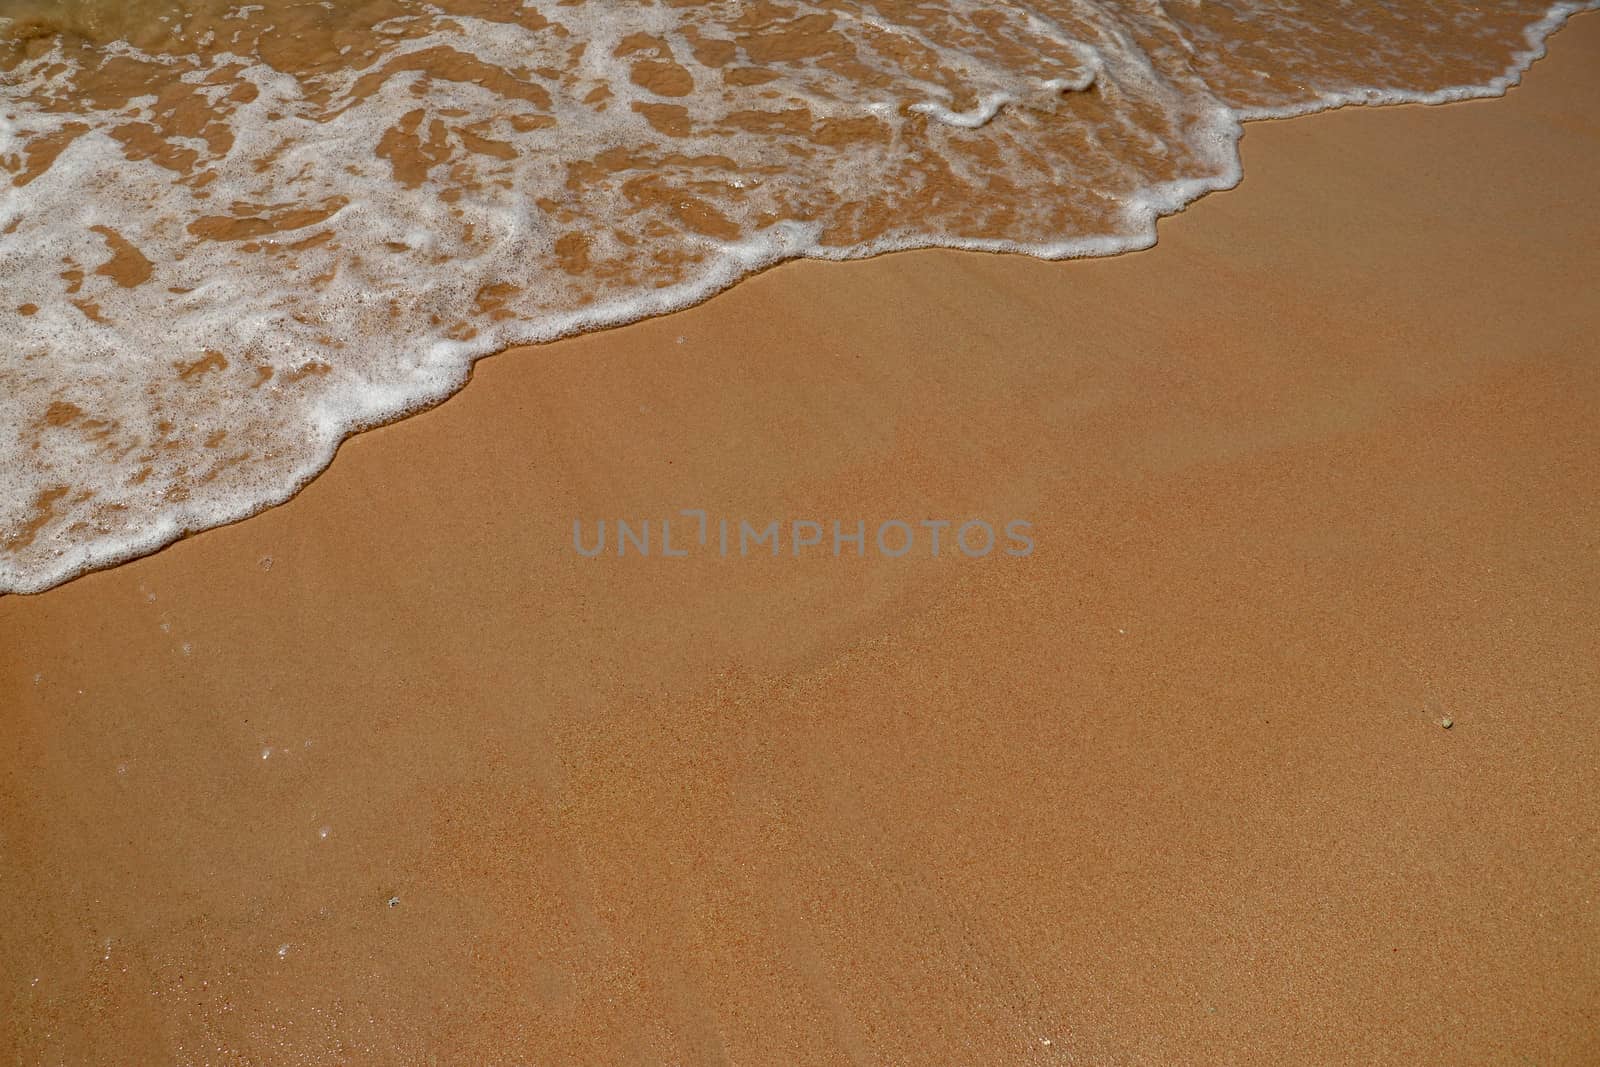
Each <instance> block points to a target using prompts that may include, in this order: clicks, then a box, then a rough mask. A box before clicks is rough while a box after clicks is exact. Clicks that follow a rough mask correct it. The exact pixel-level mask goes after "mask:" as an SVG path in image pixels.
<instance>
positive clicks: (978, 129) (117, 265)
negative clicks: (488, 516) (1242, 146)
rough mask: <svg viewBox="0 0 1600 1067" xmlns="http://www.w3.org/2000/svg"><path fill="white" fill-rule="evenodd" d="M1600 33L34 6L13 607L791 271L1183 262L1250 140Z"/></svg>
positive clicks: (1019, 13) (9, 584) (1, 32)
mask: <svg viewBox="0 0 1600 1067" xmlns="http://www.w3.org/2000/svg"><path fill="white" fill-rule="evenodd" d="M1577 9H1578V5H1574V4H1563V5H1559V6H1557V7H1554V8H1550V7H1547V6H1546V5H1544V4H1542V3H1523V2H1516V0H1512V2H1502V3H1494V4H1485V5H1477V6H1474V5H1468V4H1463V3H1454V2H1450V3H1442V4H1429V5H1420V4H1415V3H1398V2H1389V3H1378V4H1373V3H1363V4H1354V3H1339V4H1329V3H1314V2H1309V0H1307V2H1300V3H1292V2H1265V0H1253V2H1244V0H1236V2H1230V3H1200V2H1198V0H1172V2H1169V3H1157V2H1140V3H1125V4H1108V3H1100V2H1093V0H1070V2H1068V0H1050V2H1030V3H992V2H985V3H975V2H968V0H947V2H944V3H939V4H928V3H912V2H908V0H881V2H878V3H862V2H816V3H811V2H802V3H785V4H777V3H767V2H754V0H752V2H737V0H714V2H707V3H686V2H683V0H676V2H669V3H599V2H595V0H563V2H559V3H557V2H546V0H537V2H529V3H526V4H522V3H513V2H509V0H445V2H443V3H438V4H422V3H417V2H413V0H370V2H342V3H308V2H301V0H273V2H269V3H264V4H251V5H242V6H241V5H237V4H232V3H218V2H213V0H200V2H186V3H175V2H171V0H139V2H135V3H127V2H119V3H115V4H113V3H90V2H85V0H76V2H72V3H60V2H44V0H23V2H18V0H0V165H3V166H4V168H5V169H6V171H7V172H8V175H9V184H8V187H7V188H5V189H4V191H3V192H0V283H3V285H4V291H5V296H4V298H3V301H0V322H3V324H4V325H3V329H0V591H8V590H9V591H33V590H39V589H43V588H47V587H49V586H50V585H53V584H55V583H58V582H60V581H63V580H65V579H67V578H69V577H71V576H73V575H75V574H78V573H81V572H82V571H84V570H86V569H89V568H92V567H94V566H100V565H104V564H106V563H110V562H114V561H117V560H120V559H124V558H128V557H130V556H133V555H137V554H140V553H143V552H148V551H151V550H153V549H155V548H158V547H160V546H161V545H163V544H166V543H168V542H170V541H171V540H173V539H175V538H176V537H178V536H180V535H181V534H182V533H184V532H185V531H188V530H195V529H202V528H205V527H209V526H214V525H218V524H220V523H223V522H227V521H231V520H233V519H237V518H240V517H243V516H245V515H248V514H250V513H252V512H254V511H257V510H260V509H261V508H262V507H265V506H268V505H270V504H272V503H276V502H278V501H281V500H283V499H285V498H286V497H287V496H289V495H291V494H292V493H293V492H294V491H295V489H297V488H298V487H299V486H300V485H301V484H303V483H304V482H305V481H306V480H307V479H308V478H310V477H312V476H313V475H314V474H315V473H316V472H317V471H319V470H321V469H322V468H323V467H324V466H325V465H326V464H327V462H328V461H329V459H330V458H331V456H332V454H333V450H334V449H335V448H336V446H337V444H338V442H339V441H340V440H341V439H342V438H343V437H344V436H345V435H347V434H348V433H349V432H351V431H352V430H354V429H356V428H359V427H361V426H364V425H370V424H373V423H375V422H379V421H383V420H385V419H389V418H393V417H396V416H398V415H400V414H403V413H405V412H406V411H409V410H413V409H415V408H417V407H420V406H423V405H426V404H428V403H431V402H434V401H436V400H438V399H439V398H441V397H443V396H445V395H448V394H449V393H450V392H451V391H453V390H454V389H456V388H458V387H459V386H460V384H461V383H462V382H463V381H464V380H465V376H466V373H467V369H468V368H469V366H470V364H471V361H472V360H473V359H475V358H477V357H479V356H482V355H484V354H487V353H489V352H492V351H495V350H497V349H500V348H504V347H506V346H507V345H510V344H513V343H517V342H524V341H539V340H548V339H551V338H554V337H558V336H562V335H565V334H570V333H573V332H576V331H581V330H585V329H593V328H597V327H600V326H604V325H608V324H614V323H619V322H625V321H630V320H634V319H637V318H640V317H643V316H645V315H649V314H653V313H658V312H662V311H666V310H670V309H672V308H676V307H682V306H684V305H686V304H688V303H692V302H694V301H696V300H699V299H702V298H704V297H705V296H706V295H708V294H710V293H712V292H715V291H716V290H717V289H719V288H722V287H724V286H726V285H728V284H731V283H732V282H734V281H736V280H738V279H739V278H740V277H742V276H744V275H747V274H748V273H750V272H751V271H753V270H756V269H759V268H761V267H763V266H766V265H768V264H771V263H773V262H776V261H778V260H781V259H784V258H791V257H795V256H820V257H830V258H846V257H854V256H862V255H870V254H872V253H875V252H881V251H885V250H889V249H895V248H909V247H919V246H929V245H945V246H954V247H968V248H988V249H1012V250H1019V251H1026V252H1030V253H1033V254H1036V255H1043V256H1051V257H1062V256H1072V255H1090V254H1107V253H1112V252H1116V251H1121V250H1125V249H1131V248H1138V247H1144V246H1147V245H1149V244H1150V243H1152V242H1153V240H1154V237H1155V220H1156V219H1157V217H1159V216H1160V215H1162V214H1166V213H1170V212H1173V211H1176V210H1179V209H1181V208H1182V206H1183V205H1184V204H1186V203H1188V202H1189V201H1191V200H1193V199H1194V198H1195V197H1197V196H1199V195H1202V194H1203V193H1204V192H1206V191H1208V190H1211V189H1217V188H1222V187H1226V186H1228V185H1231V184H1233V183H1234V182H1235V181H1237V180H1238V177H1239V174H1238V155H1237V151H1236V145H1237V140H1238V137H1239V133H1240V122H1241V121H1242V120H1245V119H1249V118H1257V117H1266V116H1271V115H1285V114H1295V113H1300V112H1305V111H1312V110H1317V109H1319V108H1326V107H1331V106H1337V105H1339V104H1343V103H1353V102H1385V101H1391V102H1392V101H1401V100H1429V101H1442V100H1447V99H1457V98H1461V97H1465V96H1481V95H1494V94H1498V93H1501V92H1503V91H1504V90H1505V88H1506V86H1507V85H1509V84H1511V83H1512V82H1514V81H1515V80H1516V78H1517V76H1518V74H1519V72H1520V71H1521V70H1522V69H1523V68H1525V67H1526V66H1527V64H1528V63H1530V62H1531V61H1532V60H1533V58H1534V57H1535V56H1536V55H1537V54H1539V52H1540V51H1541V50H1542V42H1543V39H1544V37H1545V36H1546V35H1547V34H1548V33H1549V32H1551V31H1552V30H1553V29H1554V28H1556V27H1557V26H1559V24H1560V22H1561V20H1562V19H1564V18H1565V17H1566V15H1567V14H1568V13H1570V12H1571V11H1573V10H1577Z"/></svg>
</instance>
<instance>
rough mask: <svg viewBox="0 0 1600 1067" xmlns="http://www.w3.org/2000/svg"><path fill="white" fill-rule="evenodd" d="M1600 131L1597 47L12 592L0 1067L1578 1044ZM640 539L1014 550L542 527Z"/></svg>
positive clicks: (1262, 135)
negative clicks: (1057, 252) (897, 526)
mask: <svg viewBox="0 0 1600 1067" xmlns="http://www.w3.org/2000/svg"><path fill="white" fill-rule="evenodd" d="M1596 100H1600V17H1592V16H1585V17H1580V18H1578V19H1577V20H1575V21H1574V22H1573V24H1572V25H1571V26H1570V27H1569V28H1568V29H1567V30H1565V31H1563V32H1561V33H1560V34H1558V35H1557V36H1556V37H1555V38H1554V40H1553V41H1552V43H1551V55H1550V57H1549V58H1548V59H1547V60H1544V61H1542V62H1541V63H1539V64H1538V65H1536V66H1535V67H1534V69H1533V70H1532V71H1531V72H1530V74H1529V75H1528V77H1527V80H1526V84H1525V85H1524V86H1523V87H1521V88H1517V89H1514V90H1513V91H1512V92H1511V94H1510V95H1509V97H1508V98H1506V99H1504V100H1498V101H1486V102H1477V103H1467V104H1459V105H1451V106H1448V107H1442V108H1422V107H1410V108H1398V109H1387V110H1372V109H1358V108H1357V109H1345V110H1342V111H1339V112H1335V113H1331V114H1325V115H1319V116H1313V117H1310V118H1307V119H1298V120H1292V121H1288V122H1278V123H1270V124H1257V125H1252V126H1251V127H1250V128H1249V130H1248V133H1247V135H1246V138H1245V142H1244V157H1245V173H1246V178H1245V181H1244V183H1243V185H1242V186H1240V187H1239V188H1238V189H1236V190H1234V191H1231V192H1228V193H1222V194H1216V195H1213V196H1211V197H1208V198H1206V199H1205V200H1203V201H1201V202H1200V203H1199V204H1197V205H1196V206H1195V207H1193V208H1192V209H1190V210H1189V211H1187V212H1186V213H1184V214H1183V215H1181V216H1179V217H1177V218H1175V219H1171V220H1167V221H1166V222H1164V223H1163V224H1162V228H1161V239H1160V244H1159V245H1158V247H1156V248H1155V249H1153V250H1151V251H1149V252H1142V253H1136V254H1132V255H1127V256H1122V257H1118V258H1114V259H1109V260H1097V261H1075V262H1065V263H1045V262H1039V261H1035V260H1030V259H1026V258H1021V257H1013V256H991V255H982V254H973V253H956V252H917V253H906V254H897V255H892V256H887V257H883V258H880V259H875V260H871V261H867V262H860V263H851V264H821V263H801V264H791V265H786V266H783V267H780V268H777V269H774V270H771V271H769V272H767V273H765V274H762V275H760V276H758V277H756V278H754V279H753V280H750V281H748V282H746V283H744V284H741V285H739V286H738V287H736V288H734V289H732V290H731V291H729V292H727V293H725V294H723V295H721V296H719V297H717V298H715V299H713V300H712V301H710V302H709V303H707V304H705V305H702V306H700V307H697V308H694V309H691V310H688V311H685V312H681V313H678V314H674V315H671V316H668V317H665V318H660V319H654V320H650V321H646V322H643V323H640V324H638V325H635V326H631V327H627V328H623V329H618V330H614V331H609V332H605V333H600V334H593V335H589V336H585V337H582V338H578V339H575V340H570V341H563V342H559V343H556V344H553V345H549V346H545V347H542V348H537V349H521V350H514V351H512V352H510V353H507V354H505V355H502V356H497V357H493V358H491V359H489V360H486V361H484V362H483V363H480V364H479V365H478V368H477V371H476V374H475V379H474V381H473V382H472V383H471V384H470V385H468V386H467V387H466V388H465V389H464V390H463V391H462V392H461V393H460V394H459V395H457V396H456V397H454V398H453V399H451V400H449V401H448V402H446V403H444V404H443V405H441V406H440V407H438V408H436V409H434V410H431V411H429V412H426V413H424V414H421V415H418V416H416V417H414V418H411V419H407V420H405V421H402V422H399V423H397V424H394V425H392V426H388V427H386V428H383V429H380V430H376V431H373V432H370V433H367V434H363V435H361V436H358V437H356V438H354V439H352V440H350V441H349V442H347V443H346V444H345V445H344V446H343V448H342V450H341V452H340V454H339V456H338V458H337V459H336V460H335V462H334V463H333V465H332V467H331V468H330V469H329V470H328V471H327V472H326V473H325V474H324V475H322V476H321V477H320V478H318V479H317V480H316V481H314V482H313V483H312V484H311V485H310V486H309V487H308V488H306V489H305V490H304V491H303V492H302V493H301V494H300V495H299V496H297V497H296V498H295V499H293V500H292V501H290V502H289V503H288V504H285V505H283V506H281V507H278V508H275V509H272V510H270V511H268V512H266V513H264V514H262V515H260V516H258V517H256V518H254V519H251V520H248V521H246V522H243V523H240V524H237V525H234V526H230V527H226V528H223V529H219V530H214V531H211V532H207V533H204V534H201V535H199V536H195V537H192V538H189V539H187V540H184V541H182V542H179V543H178V544H176V545H173V546H172V547H170V548H168V549H166V550H164V551H162V552H160V553H158V554H156V555H154V556H151V557H149V558H145V559H141V560H138V561H136V562H133V563H130V564H127V565H124V566H121V567H117V568H114V569H111V570H107V571H102V572H99V573H94V574H90V575H88V576H86V577H83V578H81V579H78V580H75V581H72V582H70V583H68V584H66V585H64V586H62V587H60V588H57V589H55V590H52V591H50V592H48V593H45V594H42V595H39V596H31V597H24V596H10V597H5V598H3V599H0V902H3V903H0V1062H5V1063H20V1064H58V1063H60V1064H114V1063H115V1064H121V1063H169V1062H171V1063H184V1064H189V1063H194V1064H201V1063H213V1064H224V1063H226V1064H267V1063H272V1064H280V1063H283V1064H290V1063H307V1064H327V1063H352V1064H367V1063H372V1064H388V1063H395V1064H412V1063H417V1064H421V1063H440V1064H457V1063H461V1064H465V1063H483V1064H498V1063H683V1064H700V1063H724V1062H726V1063H746V1064H766V1063H771V1064H785V1065H790V1064H795V1065H798V1064H810V1063H817V1064H834V1063H863V1064H865V1063H885V1064H888V1063H902V1064H937V1063H952V1064H954V1063H961V1064H982V1065H992V1064H1007V1063H1039V1064H1050V1063H1062V1064H1068V1063H1072V1064H1096V1065H1100V1064H1178V1063H1196V1064H1202V1063H1204V1064H1212V1063H1215V1064H1221V1063H1260V1064H1284V1063H1363V1064H1376V1063H1382V1064H1407V1065H1415V1064H1466V1063H1475V1064H1476V1063H1482V1064H1522V1063H1527V1064H1540V1065H1574V1067H1575V1065H1580V1064H1592V1063H1595V1062H1600V902H1597V899H1596V895H1597V890H1596V872H1597V871H1600V834H1597V833H1596V829H1597V824H1600V656H1597V655H1596V650H1597V648H1600V558H1597V548H1600V533H1597V530H1600V493H1597V488H1600V419H1597V418H1596V413H1597V411H1600V340H1597V338H1600V302H1597V301H1596V299H1595V295H1594V293H1595V278H1596V275H1597V268H1600V213H1597V211H1596V209H1595V200H1594V176H1595V174H1596V173H1600V122H1597V120H1596V117H1595V107H1594V105H1595V102H1596ZM680 508H704V509H707V510H708V511H709V512H710V513H711V514H712V515H713V516H733V517H740V516H743V517H747V518H750V519H752V520H756V519H759V520H762V521H765V520H767V519H784V520H789V519H815V520H819V521H829V520H832V519H835V518H838V519H842V520H850V521H851V522H853V521H854V520H855V519H858V518H859V519H864V520H868V521H869V523H871V522H876V521H881V520H885V519H892V518H901V519H907V520H916V519H924V518H966V517H973V516H976V517H984V518H989V519H993V520H1000V521H1003V520H1005V519H1010V518H1022V519H1026V520H1029V521H1031V522H1032V524H1033V527H1032V528H1033V535H1034V538H1035V541H1036V544H1037V548H1036V551H1035V552H1034V553H1033V554H1032V555H1030V556H1026V557H1010V556H1005V555H1003V554H1001V553H998V552H997V553H995V554H994V555H991V556H990V557H988V558H985V559H982V560H973V559H967V558H965V557H962V556H960V555H958V554H952V553H950V552H948V550H947V551H946V552H945V553H944V554H943V555H941V557H940V558H938V559H931V558H926V557H925V555H922V554H918V555H917V556H915V557H913V556H908V557H907V558H904V559H898V560H895V559H886V558H883V557H881V556H878V555H876V554H869V555H868V556H867V557H866V558H856V557H854V556H851V555H845V556H844V557H842V558H834V557H833V556H832V554H831V553H830V552H826V551H824V552H813V553H807V554H804V555H802V557H801V558H799V559H796V558H793V557H792V556H785V557H782V558H779V559H771V558H760V559H758V558H749V559H733V558H730V559H720V558H716V557H715V556H712V555H707V554H700V555H695V556H691V557H690V558H686V559H663V558H660V557H659V556H651V557H649V558H639V557H638V556H637V555H633V556H629V557H627V558H620V559H619V558H617V557H616V556H615V555H614V554H613V553H608V554H607V555H606V556H604V557H602V558H597V559H584V558H581V557H579V556H578V554H577V553H576V552H575V551H574V550H573V547H572V542H571V525H572V522H573V520H574V519H575V518H581V519H583V520H585V521H586V522H588V523H590V524H592V523H593V522H594V521H595V520H597V519H599V518H606V519H610V520H615V519H617V518H625V519H630V520H632V519H643V518H657V517H659V516H664V515H667V516H670V515H673V514H675V513H676V512H677V510H678V509H680ZM592 528H593V527H592V525H591V526H590V529H592ZM1444 719H1449V720H1450V723H1451V725H1450V727H1449V728H1448V729H1446V728H1444V727H1443V726H1441V725H1439V723H1440V721H1441V720H1444Z"/></svg>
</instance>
